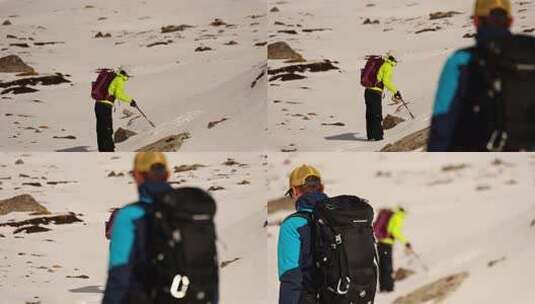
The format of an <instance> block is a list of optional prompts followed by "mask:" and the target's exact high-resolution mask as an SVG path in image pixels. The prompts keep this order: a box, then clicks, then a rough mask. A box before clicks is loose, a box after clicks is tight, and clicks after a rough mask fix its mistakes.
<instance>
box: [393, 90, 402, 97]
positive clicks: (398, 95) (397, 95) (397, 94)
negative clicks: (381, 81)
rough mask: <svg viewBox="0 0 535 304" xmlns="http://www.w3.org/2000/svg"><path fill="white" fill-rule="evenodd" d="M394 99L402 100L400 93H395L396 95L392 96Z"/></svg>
mask: <svg viewBox="0 0 535 304" xmlns="http://www.w3.org/2000/svg"><path fill="white" fill-rule="evenodd" d="M394 97H395V98H397V99H403V97H401V92H400V91H397V92H396V94H395V95H394Z"/></svg>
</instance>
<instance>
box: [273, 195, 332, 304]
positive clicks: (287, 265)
mask: <svg viewBox="0 0 535 304" xmlns="http://www.w3.org/2000/svg"><path fill="white" fill-rule="evenodd" d="M327 198H328V197H327V195H325V194H323V193H321V192H315V193H309V194H305V195H303V196H301V197H300V198H299V199H298V200H297V202H296V203H295V206H296V209H297V211H298V212H310V213H311V212H312V211H313V210H314V207H315V206H316V204H318V203H319V202H320V201H323V200H326V199H327ZM312 242H313V240H312V230H311V226H310V224H309V223H308V220H307V219H306V218H305V217H303V216H299V215H298V214H293V215H290V216H289V217H288V218H286V219H285V220H284V221H283V222H282V224H281V226H280V232H279V243H278V267H279V280H280V290H279V304H303V303H305V302H306V300H305V298H308V297H309V296H310V295H307V294H308V293H310V292H311V293H313V292H314V290H315V287H314V258H313V253H312ZM312 297H314V296H313V295H312Z"/></svg>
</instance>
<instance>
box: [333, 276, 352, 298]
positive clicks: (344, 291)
mask: <svg viewBox="0 0 535 304" xmlns="http://www.w3.org/2000/svg"><path fill="white" fill-rule="evenodd" d="M342 281H345V284H344V286H342ZM350 283H351V278H350V277H345V278H340V280H338V285H337V286H336V293H337V294H339V295H345V294H347V293H348V292H349V286H350Z"/></svg>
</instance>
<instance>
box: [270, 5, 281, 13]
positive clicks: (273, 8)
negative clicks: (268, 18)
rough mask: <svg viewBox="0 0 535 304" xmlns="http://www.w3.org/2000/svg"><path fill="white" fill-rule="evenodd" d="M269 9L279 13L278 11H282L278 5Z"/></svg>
mask: <svg viewBox="0 0 535 304" xmlns="http://www.w3.org/2000/svg"><path fill="white" fill-rule="evenodd" d="M269 11H270V12H272V13H278V12H280V9H279V8H278V7H276V6H274V7H272V8H271V9H270V10H269Z"/></svg>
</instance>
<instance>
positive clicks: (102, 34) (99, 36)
mask: <svg viewBox="0 0 535 304" xmlns="http://www.w3.org/2000/svg"><path fill="white" fill-rule="evenodd" d="M95 38H111V34H110V33H106V34H104V33H102V32H98V33H97V34H96V35H95Z"/></svg>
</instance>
